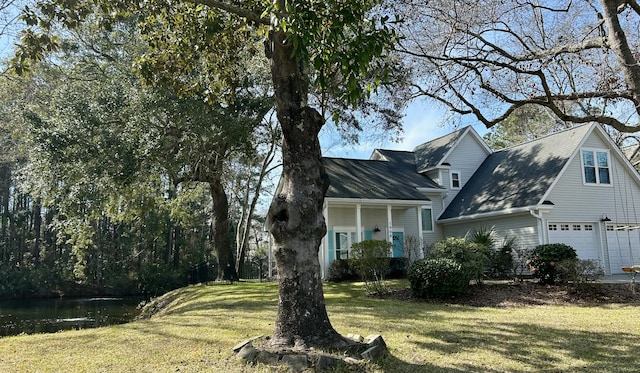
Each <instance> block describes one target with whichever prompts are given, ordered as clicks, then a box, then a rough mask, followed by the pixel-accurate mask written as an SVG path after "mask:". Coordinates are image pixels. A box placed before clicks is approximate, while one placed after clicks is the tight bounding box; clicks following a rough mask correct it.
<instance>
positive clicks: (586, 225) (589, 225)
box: [584, 224, 593, 231]
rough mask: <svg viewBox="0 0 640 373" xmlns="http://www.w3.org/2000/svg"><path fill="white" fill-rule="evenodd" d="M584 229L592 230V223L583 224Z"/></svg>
mask: <svg viewBox="0 0 640 373" xmlns="http://www.w3.org/2000/svg"><path fill="white" fill-rule="evenodd" d="M584 230H585V231H592V230H593V225H591V224H585V225H584Z"/></svg>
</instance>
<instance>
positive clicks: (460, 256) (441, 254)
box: [432, 237, 489, 282]
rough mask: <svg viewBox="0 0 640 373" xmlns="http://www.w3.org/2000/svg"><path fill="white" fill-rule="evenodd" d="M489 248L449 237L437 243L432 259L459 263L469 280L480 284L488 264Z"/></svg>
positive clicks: (464, 239) (463, 239)
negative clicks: (445, 259)
mask: <svg viewBox="0 0 640 373" xmlns="http://www.w3.org/2000/svg"><path fill="white" fill-rule="evenodd" d="M488 251H489V248H487V247H485V246H483V245H479V244H477V243H474V242H471V241H469V240H467V239H466V238H455V237H449V238H447V239H445V240H442V241H438V242H436V244H435V247H434V253H433V254H432V258H448V259H452V260H455V261H456V262H458V263H460V265H461V266H462V269H463V270H464V271H465V272H467V273H468V276H469V278H470V279H473V280H476V281H478V282H480V281H481V280H482V275H483V273H484V270H485V267H486V265H487V263H488V258H489V256H488Z"/></svg>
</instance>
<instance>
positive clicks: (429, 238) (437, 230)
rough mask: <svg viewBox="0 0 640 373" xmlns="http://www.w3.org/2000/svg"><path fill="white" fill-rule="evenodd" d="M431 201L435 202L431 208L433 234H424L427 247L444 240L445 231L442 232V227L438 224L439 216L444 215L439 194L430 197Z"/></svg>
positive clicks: (423, 238)
mask: <svg viewBox="0 0 640 373" xmlns="http://www.w3.org/2000/svg"><path fill="white" fill-rule="evenodd" d="M429 199H430V200H431V201H433V205H432V206H431V213H432V214H433V220H434V224H433V232H423V233H422V240H423V242H424V244H425V245H433V244H434V243H436V242H437V241H440V240H442V239H443V238H444V231H443V230H442V225H441V224H437V220H436V219H438V216H440V214H442V211H443V210H444V209H443V206H442V198H441V197H440V195H439V194H437V195H431V194H430V195H429Z"/></svg>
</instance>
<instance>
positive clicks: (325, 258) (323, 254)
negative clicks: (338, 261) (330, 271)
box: [319, 203, 330, 278]
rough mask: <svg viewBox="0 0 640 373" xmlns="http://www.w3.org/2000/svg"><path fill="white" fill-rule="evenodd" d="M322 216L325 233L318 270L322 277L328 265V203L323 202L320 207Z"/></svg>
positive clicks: (325, 273) (325, 274) (324, 275)
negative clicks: (325, 228)
mask: <svg viewBox="0 0 640 373" xmlns="http://www.w3.org/2000/svg"><path fill="white" fill-rule="evenodd" d="M322 216H323V217H324V221H325V224H326V225H327V233H326V234H325V235H324V237H323V238H322V246H321V247H320V258H319V259H320V271H321V276H322V278H326V276H327V268H328V267H329V263H328V261H329V229H330V228H329V204H328V203H325V204H324V206H323V208H322Z"/></svg>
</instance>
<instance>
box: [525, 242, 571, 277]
mask: <svg viewBox="0 0 640 373" xmlns="http://www.w3.org/2000/svg"><path fill="white" fill-rule="evenodd" d="M576 258H577V254H576V251H575V250H574V249H573V248H572V247H571V246H569V245H565V244H563V243H552V244H546V245H538V246H536V247H535V249H533V251H532V252H531V254H530V258H529V262H528V265H529V269H531V271H532V272H533V275H534V276H535V277H536V278H538V279H539V280H540V283H543V284H554V283H555V282H556V266H557V265H558V263H560V262H561V261H563V260H566V259H576Z"/></svg>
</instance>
